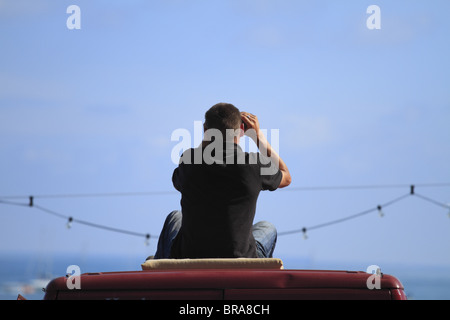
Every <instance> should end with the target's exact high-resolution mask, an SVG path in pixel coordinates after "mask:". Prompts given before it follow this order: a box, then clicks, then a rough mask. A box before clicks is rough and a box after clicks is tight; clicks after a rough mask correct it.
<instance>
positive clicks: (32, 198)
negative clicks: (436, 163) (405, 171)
mask: <svg viewBox="0 0 450 320" xmlns="http://www.w3.org/2000/svg"><path fill="white" fill-rule="evenodd" d="M447 185H450V184H439V185H438V184H433V186H447ZM417 186H420V185H409V186H408V187H409V188H410V191H409V193H407V194H404V195H402V196H400V197H397V198H394V199H393V200H391V201H388V202H386V203H384V204H380V205H377V206H376V207H372V208H370V209H367V210H364V211H361V212H358V213H356V214H353V215H350V216H347V217H343V218H340V219H336V220H332V221H328V222H325V223H321V224H317V225H313V226H310V227H303V228H301V229H294V230H290V231H284V232H279V233H278V236H286V235H291V234H298V233H302V234H303V238H304V239H305V240H306V239H308V234H307V232H308V231H311V230H316V229H321V228H325V227H329V226H332V225H335V224H339V223H343V222H345V221H348V220H352V219H356V218H359V217H362V216H365V215H368V214H370V213H373V212H376V211H378V214H379V216H380V217H383V216H384V213H383V211H382V210H383V208H386V207H388V206H391V205H393V204H395V203H398V202H400V201H402V200H404V199H406V198H407V197H410V196H416V197H418V198H419V199H422V200H424V201H427V202H429V203H432V204H434V205H437V206H439V207H443V208H445V209H448V210H449V212H448V215H449V217H450V204H445V203H442V202H439V201H437V200H434V199H431V198H429V197H427V196H424V195H421V194H418V193H417V192H416V191H415V188H416V187H417ZM421 186H422V187H424V186H431V184H427V185H421ZM368 187H369V186H356V187H353V188H368ZM372 187H373V188H392V187H393V185H390V186H386V185H385V186H372ZM403 187H405V186H404V185H403ZM330 188H331V187H330ZM335 188H338V187H335ZM342 188H344V187H339V189H342ZM346 188H350V187H346ZM321 190H323V188H322V189H321ZM142 194H144V193H143V192H141V193H133V195H142ZM146 194H147V195H149V194H151V195H156V194H159V195H163V194H167V193H166V192H157V193H156V192H152V193H146ZM111 195H112V194H106V193H104V194H95V195H93V194H91V195H87V196H111ZM116 195H122V196H123V195H130V193H116ZM67 196H71V197H73V196H81V195H59V196H58V195H54V196H41V197H67ZM10 198H19V197H18V196H15V197H10ZM21 198H22V197H21ZM27 198H28V203H22V202H14V201H9V200H5V198H1V199H0V204H6V205H14V206H23V207H32V208H35V209H37V210H39V211H41V212H45V213H47V214H50V215H53V216H55V217H58V218H62V219H65V220H66V221H67V224H66V226H67V228H71V227H72V224H73V223H79V224H82V225H86V226H89V227H93V228H97V229H102V230H107V231H111V232H116V233H122V234H126V235H131V236H137V237H143V238H145V243H146V244H147V245H149V242H150V239H151V238H157V236H154V235H151V234H149V233H140V232H135V231H129V230H124V229H119V228H114V227H110V226H106V225H102V224H98V223H93V222H89V221H85V220H80V219H75V218H73V217H72V216H68V215H64V214H61V213H59V212H56V211H53V210H50V209H48V208H45V207H43V206H41V205H37V204H35V198H36V196H28V197H27Z"/></svg>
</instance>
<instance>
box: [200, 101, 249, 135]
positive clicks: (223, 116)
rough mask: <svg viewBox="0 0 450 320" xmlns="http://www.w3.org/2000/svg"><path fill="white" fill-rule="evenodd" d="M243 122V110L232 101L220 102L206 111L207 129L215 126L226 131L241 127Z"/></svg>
mask: <svg viewBox="0 0 450 320" xmlns="http://www.w3.org/2000/svg"><path fill="white" fill-rule="evenodd" d="M241 123H242V120H241V112H240V111H239V109H238V108H236V107H235V106H233V105H232V104H230V103H223V102H221V103H218V104H216V105H214V106H212V107H211V108H210V109H209V110H208V111H206V113H205V129H213V128H214V129H218V130H220V131H221V132H222V133H225V132H226V129H233V130H236V129H239V127H240V126H241Z"/></svg>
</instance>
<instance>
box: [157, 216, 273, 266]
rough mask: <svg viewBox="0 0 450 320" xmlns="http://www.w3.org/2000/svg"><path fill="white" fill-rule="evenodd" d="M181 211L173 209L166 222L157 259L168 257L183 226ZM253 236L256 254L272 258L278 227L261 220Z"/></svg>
mask: <svg viewBox="0 0 450 320" xmlns="http://www.w3.org/2000/svg"><path fill="white" fill-rule="evenodd" d="M181 220H182V214H181V211H177V210H175V211H172V212H171V213H170V214H169V215H168V216H167V218H166V221H165V222H164V226H163V229H162V231H161V234H160V236H159V240H158V248H157V250H156V253H155V259H168V258H169V257H170V250H171V248H172V243H173V240H174V239H175V237H176V236H177V234H178V231H180V228H181ZM252 232H253V237H254V238H255V241H256V254H257V256H258V258H272V255H273V251H274V250H275V244H276V242H277V229H276V228H275V226H274V225H273V224H271V223H270V222H267V221H260V222H258V223H256V224H254V225H253V227H252Z"/></svg>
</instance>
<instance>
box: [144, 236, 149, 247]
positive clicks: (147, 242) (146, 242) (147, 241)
mask: <svg viewBox="0 0 450 320" xmlns="http://www.w3.org/2000/svg"><path fill="white" fill-rule="evenodd" d="M145 245H146V246H149V245H150V235H149V234H146V235H145Z"/></svg>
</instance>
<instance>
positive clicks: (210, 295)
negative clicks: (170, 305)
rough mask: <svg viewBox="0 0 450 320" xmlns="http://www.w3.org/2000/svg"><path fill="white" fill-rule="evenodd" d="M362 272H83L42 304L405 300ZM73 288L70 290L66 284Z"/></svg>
mask: <svg viewBox="0 0 450 320" xmlns="http://www.w3.org/2000/svg"><path fill="white" fill-rule="evenodd" d="M370 276H372V275H371V274H368V273H366V272H362V271H329V270H289V269H281V270H262V269H242V270H239V269H233V270H229V269H198V270H196V269H194V270H192V269H190V270H146V271H126V272H100V273H85V274H82V275H81V276H80V278H79V283H80V289H69V288H68V286H67V285H66V281H67V278H66V277H60V278H56V279H54V280H52V281H51V282H50V283H49V284H48V286H47V288H46V293H45V296H44V299H45V300H66V299H82V300H87V299H147V300H158V299H162V300H196V299H201V300H237V299H239V300H302V299H308V300H319V299H327V300H336V299H339V300H340V299H347V300H361V299H364V300H365V299H370V300H379V299H382V300H405V299H406V295H405V293H404V288H403V285H402V284H401V282H400V281H399V280H398V279H396V278H395V277H393V276H390V275H385V274H384V275H382V276H381V278H380V286H379V288H380V289H376V288H374V289H372V290H371V289H369V288H368V286H367V281H368V278H369V277H370ZM72 287H73V286H72Z"/></svg>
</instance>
